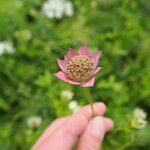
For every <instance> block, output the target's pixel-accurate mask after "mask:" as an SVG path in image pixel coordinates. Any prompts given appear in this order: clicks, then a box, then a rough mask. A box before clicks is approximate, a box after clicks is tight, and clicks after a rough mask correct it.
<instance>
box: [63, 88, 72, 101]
mask: <svg viewBox="0 0 150 150" xmlns="http://www.w3.org/2000/svg"><path fill="white" fill-rule="evenodd" d="M60 95H61V98H62V99H65V100H67V101H70V100H71V99H72V98H73V92H72V91H70V90H63V91H61V94H60Z"/></svg>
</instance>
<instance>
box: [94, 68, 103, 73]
mask: <svg viewBox="0 0 150 150" xmlns="http://www.w3.org/2000/svg"><path fill="white" fill-rule="evenodd" d="M101 69H102V67H97V68H96V70H95V72H94V74H96V73H98V72H99V71H100V70H101Z"/></svg>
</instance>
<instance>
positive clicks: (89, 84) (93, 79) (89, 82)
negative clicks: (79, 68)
mask: <svg viewBox="0 0 150 150" xmlns="http://www.w3.org/2000/svg"><path fill="white" fill-rule="evenodd" d="M94 82H95V77H92V78H91V79H90V80H89V81H87V82H85V83H84V84H82V87H90V86H93V85H94Z"/></svg>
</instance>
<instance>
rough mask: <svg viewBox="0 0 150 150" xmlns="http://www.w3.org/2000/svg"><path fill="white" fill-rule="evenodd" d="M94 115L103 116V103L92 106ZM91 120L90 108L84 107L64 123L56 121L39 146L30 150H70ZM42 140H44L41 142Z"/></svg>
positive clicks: (104, 108) (104, 109)
mask: <svg viewBox="0 0 150 150" xmlns="http://www.w3.org/2000/svg"><path fill="white" fill-rule="evenodd" d="M93 107H94V111H95V113H96V115H103V114H104V112H105V111H106V107H105V105H104V104H103V103H101V102H100V103H95V104H94V105H93ZM91 118H92V112H91V107H90V106H89V105H87V106H84V107H83V108H82V109H81V110H80V111H78V112H77V113H75V114H73V115H72V116H70V117H68V118H67V119H66V120H65V121H60V120H59V121H56V122H57V123H56V122H54V123H53V125H52V126H51V127H50V128H48V129H47V131H46V132H45V134H44V135H43V136H42V138H41V140H39V141H40V142H38V143H39V144H36V145H38V146H36V148H35V149H32V150H41V149H44V150H50V149H55V150H59V149H62V150H70V149H71V147H72V145H73V143H74V141H75V140H76V139H77V137H78V136H80V135H81V134H82V133H83V132H84V130H85V129H86V127H87V124H88V123H89V120H90V119H91ZM43 139H44V140H43Z"/></svg>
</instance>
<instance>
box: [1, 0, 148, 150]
mask: <svg viewBox="0 0 150 150" xmlns="http://www.w3.org/2000/svg"><path fill="white" fill-rule="evenodd" d="M43 2H44V0H1V1H0V41H11V42H12V43H13V46H14V48H15V51H14V53H12V54H8V53H3V54H1V55H0V115H1V116H0V132H1V133H0V149H1V150H9V149H11V150H20V149H22V150H26V149H29V148H30V147H31V145H32V144H33V143H34V142H35V141H36V139H37V137H38V136H39V135H40V134H41V133H42V132H43V130H44V129H45V127H46V126H48V124H49V123H50V122H51V121H53V120H54V119H55V118H57V117H60V116H64V115H67V114H70V113H71V111H70V110H69V108H68V102H67V101H65V100H62V99H61V98H60V93H61V91H62V90H63V89H72V91H73V92H74V93H75V95H74V99H76V100H78V103H79V104H81V105H84V104H86V103H88V102H87V100H86V97H84V96H83V95H84V94H82V92H83V91H82V89H81V88H79V87H77V86H71V85H68V84H67V83H64V82H63V81H60V80H58V79H56V78H55V77H54V76H53V73H55V72H56V71H58V70H59V69H58V67H57V64H56V59H57V58H58V57H59V58H63V55H64V54H65V53H66V51H67V49H68V48H69V47H72V48H74V49H79V47H80V45H81V44H82V43H87V44H88V46H89V47H90V49H91V50H93V51H94V50H99V49H100V50H101V51H102V53H103V57H102V58H101V61H100V64H101V66H102V67H103V69H102V71H101V72H100V73H99V74H98V75H97V77H96V84H95V86H94V87H93V88H92V93H93V97H94V100H95V101H99V100H102V101H103V102H104V103H106V104H107V107H108V111H107V116H108V117H110V118H112V119H113V120H114V121H115V126H116V127H115V129H114V131H112V132H111V133H110V134H109V135H108V136H107V137H106V140H105V143H104V150H110V149H111V150H116V149H119V150H121V149H128V150H135V149H136V150H137V149H142V150H144V149H145V150H148V149H149V147H150V143H149V140H148V139H150V134H149V132H150V125H149V124H148V125H147V127H146V128H145V129H142V130H140V131H136V130H132V129H130V128H129V127H128V126H127V124H128V122H129V121H130V120H131V119H132V113H133V111H134V109H135V108H136V107H141V108H143V109H144V110H145V111H146V112H147V114H148V119H149V115H150V100H149V97H150V50H149V47H150V42H149V41H150V35H149V33H150V32H149V31H150V19H149V14H150V1H148V0H147V1H146V0H132V1H129V0H109V1H106V0H86V1H85V0H83V1H80V0H73V1H72V3H73V6H74V15H73V16H72V17H66V16H63V17H62V18H61V19H48V18H46V17H45V16H44V15H43V14H42V13H41V7H42V4H43ZM30 116H41V117H42V124H41V126H40V128H38V129H30V128H29V127H28V126H27V123H26V120H27V118H28V117H30Z"/></svg>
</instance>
